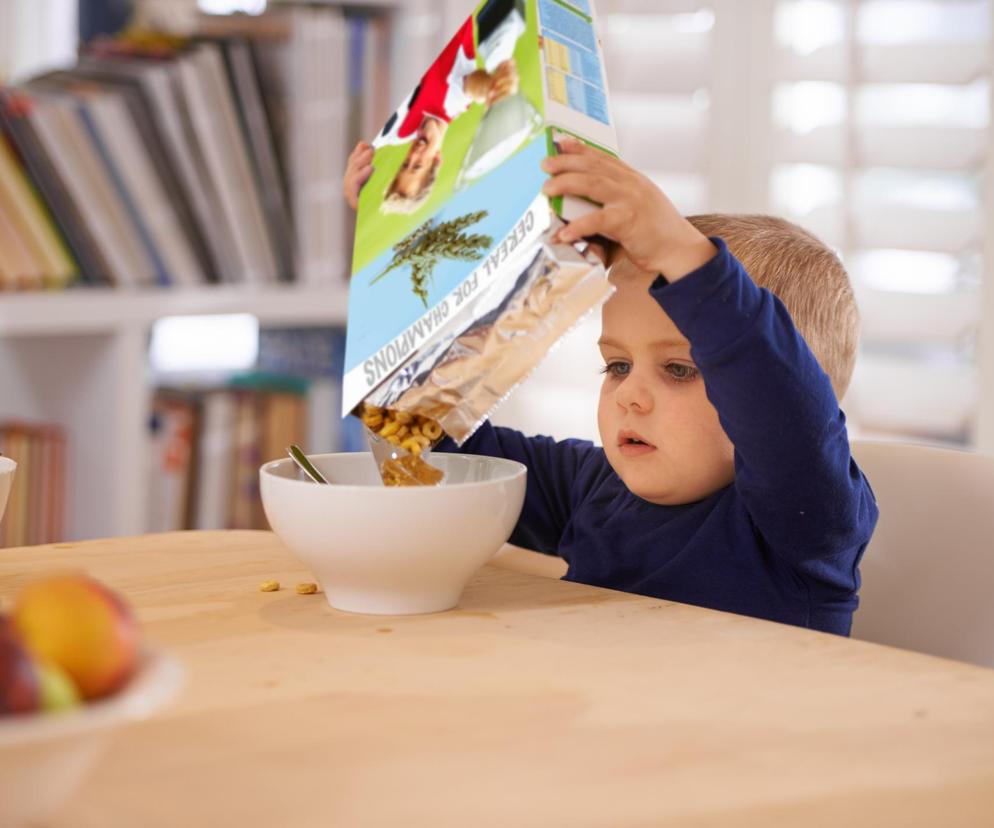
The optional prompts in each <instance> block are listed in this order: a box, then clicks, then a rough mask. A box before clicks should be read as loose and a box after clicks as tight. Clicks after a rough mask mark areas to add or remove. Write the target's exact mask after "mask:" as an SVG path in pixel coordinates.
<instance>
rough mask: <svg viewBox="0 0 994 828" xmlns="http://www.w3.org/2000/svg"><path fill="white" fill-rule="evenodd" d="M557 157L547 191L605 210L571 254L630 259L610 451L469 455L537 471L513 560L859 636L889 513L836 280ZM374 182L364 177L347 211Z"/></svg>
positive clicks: (792, 236)
mask: <svg viewBox="0 0 994 828" xmlns="http://www.w3.org/2000/svg"><path fill="white" fill-rule="evenodd" d="M561 149H562V152H561V154H559V155H557V156H555V157H551V158H547V159H545V160H544V161H543V162H542V163H543V168H544V169H545V171H546V172H548V173H550V174H551V178H550V179H549V180H548V181H547V182H546V184H545V192H546V193H547V194H548V195H550V196H553V195H564V194H572V195H577V196H583V197H587V198H590V199H592V200H594V201H596V202H598V203H600V204H602V205H603V207H601V208H600V209H598V210H595V211H593V212H591V213H588V214H586V215H584V216H582V217H580V218H578V219H576V220H575V221H573V222H572V223H571V224H569V225H567V226H566V227H564V228H563V229H561V230H560V232H559V236H560V240H562V241H567V242H572V241H577V240H579V239H582V238H586V237H593V236H600V237H605V238H607V239H609V240H612V241H613V242H614V243H616V245H617V251H618V252H617V255H616V256H615V257H614V258H615V261H614V264H613V266H612V268H611V274H610V278H611V281H612V282H613V283H614V284H615V286H616V287H617V292H616V293H615V294H614V295H613V296H612V297H611V298H610V299H609V300H608V301H607V303H606V304H605V305H604V309H603V313H602V335H601V339H600V343H599V344H600V349H601V353H602V355H603V357H604V362H605V367H604V373H605V378H604V384H603V387H602V390H601V396H600V403H599V406H598V426H599V431H600V437H601V441H602V443H603V446H604V447H603V448H598V447H595V446H594V445H592V444H591V443H588V442H583V441H577V440H566V441H563V442H555V441H554V440H551V439H549V438H546V437H533V438H528V437H524V436H523V435H521V434H519V433H518V432H516V431H513V430H510V429H504V428H495V427H493V426H491V425H490V424H489V423H486V424H484V425H483V426H482V427H481V428H480V429H479V430H478V431H477V432H476V433H475V434H474V435H473V436H472V437H471V438H470V439H469V440H468V441H467V442H466V443H465V444H464V445H463V447H462V451H465V452H468V453H474V454H486V455H495V456H501V457H509V458H512V459H515V460H519V461H521V462H522V463H524V464H525V465H526V466H527V467H528V488H527V493H526V497H525V505H524V509H523V511H522V514H521V518H520V520H519V522H518V525H517V527H516V529H515V533H514V535H513V536H512V538H511V542H512V543H516V544H519V545H521V546H526V547H529V548H531V549H537V550H540V551H544V552H553V553H557V554H559V555H560V556H562V557H563V558H564V559H565V560H566V561H567V563H568V565H569V568H568V570H567V573H566V575H565V578H566V579H567V580H571V581H577V582H580V583H585V584H592V585H595V586H602V587H608V588H611V589H619V590H624V591H627V592H635V593H639V594H642V595H651V596H656V597H659V598H666V599H670V600H674V601H681V602H685V603H690V604H697V605H700V606H704V607H710V608H713V609H719V610H726V611H729V612H736V613H741V614H745V615H752V616H756V617H759V618H767V619H770V620H774V621H781V622H785V623H789V624H796V625H798V626H802V627H810V628H812V629H816V630H824V631H827V632H832V633H837V634H840V635H848V634H849V630H850V627H851V624H852V613H853V611H854V610H855V609H856V606H857V602H858V599H857V594H856V593H857V590H858V588H859V573H858V569H857V566H858V563H859V560H860V557H861V556H862V553H863V550H864V549H865V547H866V544H867V542H868V541H869V539H870V535H871V533H872V531H873V527H874V524H875V523H876V519H877V508H876V503H875V501H874V498H873V493H872V492H871V490H870V487H869V485H868V484H867V482H866V480H865V478H864V477H863V475H862V473H861V472H860V470H859V469H858V468H857V466H856V464H855V462H854V461H853V459H852V457H851V456H850V453H849V443H848V438H847V435H846V427H845V416H844V415H843V413H842V412H841V411H840V409H839V405H838V401H837V398H838V397H841V396H842V394H843V392H844V391H845V389H846V386H847V385H848V382H849V378H850V376H851V373H852V367H853V362H854V359H855V349H856V340H857V325H858V317H857V312H856V307H855V303H854V300H853V295H852V290H851V287H850V285H849V281H848V278H847V277H846V274H845V271H844V269H843V267H842V265H841V263H840V262H839V261H838V259H837V257H836V256H835V255H834V254H833V253H832V252H831V251H830V250H828V249H827V248H826V247H825V246H824V245H822V244H821V243H820V242H818V241H817V239H815V238H814V237H813V236H811V235H809V234H808V233H806V232H804V231H803V230H801V229H800V228H797V227H795V226H793V225H791V224H789V223H788V222H785V221H782V220H778V219H773V218H768V217H750V216H743V217H735V216H708V217H699V218H697V219H693V220H687V219H685V218H683V217H682V216H680V215H679V213H678V212H677V211H676V209H675V208H674V207H673V205H672V204H671V203H670V201H669V199H667V197H666V196H665V195H664V194H663V193H662V192H661V191H660V190H659V189H658V188H656V187H655V185H653V184H652V182H650V181H649V180H648V179H647V178H646V177H645V176H643V175H641V174H640V173H638V172H636V171H635V170H633V169H632V168H630V167H628V166H627V165H626V164H625V163H624V162H622V161H620V160H618V159H616V158H613V157H611V156H608V155H606V154H604V153H601V152H598V151H597V150H594V149H591V148H589V147H587V146H586V145H584V144H582V143H580V142H576V141H566V142H564V143H563V145H562V146H561ZM363 180H364V179H363V176H362V175H360V174H357V171H356V169H355V168H354V165H351V164H350V167H349V169H348V171H347V172H346V178H345V189H346V197H347V198H348V199H349V200H350V203H354V193H357V192H358V189H359V187H361V185H362V181H363ZM736 256H738V258H736ZM740 260H741V262H740ZM742 263H745V264H746V265H747V266H748V268H749V270H750V271H751V273H752V277H750V275H749V273H747V272H746V268H745V267H743V264H742ZM754 279H755V281H754ZM757 283H758V284H760V285H764V286H765V287H759V286H758V285H757ZM774 294H777V295H779V296H780V297H781V298H782V300H783V302H781V299H779V298H777V296H775V295H774ZM784 303H786V307H785V304H784ZM788 308H789V309H790V312H788ZM791 314H793V319H792V317H791ZM795 321H796V324H797V326H798V327H799V328H800V330H801V332H803V334H804V336H803V337H802V335H801V333H800V332H799V331H798V327H795ZM805 339H806V340H807V342H806V341H805ZM809 344H810V347H809ZM833 387H834V390H833ZM444 447H445V446H444V445H443V448H444ZM448 448H450V450H454V446H452V445H450V446H448Z"/></svg>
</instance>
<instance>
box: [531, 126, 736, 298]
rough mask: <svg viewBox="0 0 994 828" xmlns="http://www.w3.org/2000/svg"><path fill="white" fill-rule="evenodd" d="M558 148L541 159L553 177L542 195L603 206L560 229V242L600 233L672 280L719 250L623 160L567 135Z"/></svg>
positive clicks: (644, 266) (639, 264)
mask: <svg viewBox="0 0 994 828" xmlns="http://www.w3.org/2000/svg"><path fill="white" fill-rule="evenodd" d="M559 147H560V154H559V155H556V156H552V157H549V158H546V159H545V160H544V161H543V162H542V169H544V170H545V171H546V172H547V173H550V174H551V175H552V178H550V179H549V180H548V181H546V182H545V187H544V188H543V191H544V192H545V194H546V195H549V196H560V195H573V196H582V197H585V198H589V199H590V200H592V201H596V202H598V203H600V204H601V205H603V206H602V207H601V208H600V209H598V210H594V211H593V212H590V213H587V214H586V215H583V216H580V218H578V219H575V220H574V221H572V222H570V223H569V224H568V225H566V226H565V227H563V228H562V229H560V231H559V234H558V240H559V241H563V242H573V241H576V240H577V239H582V238H586V237H588V236H597V235H601V236H605V237H607V238H608V239H611V240H613V241H616V242H617V243H618V244H620V245H621V246H622V247H623V248H624V249H625V252H626V253H627V254H628V258H629V259H631V260H632V262H633V263H634V264H635V265H636V266H637V267H639V268H641V269H642V270H647V271H649V272H650V273H661V274H662V275H663V276H665V277H666V278H667V279H668V280H669V281H671V282H672V281H675V280H677V279H680V278H682V277H683V276H686V275H687V274H688V273H690V272H692V271H694V270H696V269H697V268H699V267H700V266H701V265H703V264H705V263H706V262H708V261H709V260H710V259H712V258H713V257H714V255H715V254H716V253H717V252H718V251H717V248H715V246H714V245H713V244H712V243H711V241H710V239H708V238H707V236H705V235H703V234H702V233H701V232H700V231H699V230H697V228H696V227H694V225H692V224H691V223H690V222H689V221H687V220H686V219H685V218H684V217H683V216H681V215H680V213H679V212H677V209H676V208H675V207H674V206H673V204H672V202H670V200H669V199H668V198H667V197H666V195H665V194H664V193H663V192H662V190H660V189H659V188H658V187H657V186H656V185H655V184H653V183H652V182H651V181H650V180H649V179H648V178H646V177H645V176H644V175H642V174H641V173H640V172H637V171H636V170H633V169H632V168H631V167H629V166H628V165H627V164H626V163H625V162H624V161H621V160H620V159H618V158H615V157H613V156H611V155H608V154H607V153H604V152H601V151H600V150H597V149H594V148H593V147H590V146H588V145H586V144H584V143H583V142H581V141H577V140H574V139H572V138H567V139H564V140H561V141H560V144H559Z"/></svg>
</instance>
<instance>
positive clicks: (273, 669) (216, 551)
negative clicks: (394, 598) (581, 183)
mask: <svg viewBox="0 0 994 828" xmlns="http://www.w3.org/2000/svg"><path fill="white" fill-rule="evenodd" d="M72 568H77V569H81V570H85V571H87V572H90V573H91V574H93V575H95V576H96V577H98V578H101V579H102V580H104V581H106V582H107V583H108V584H110V585H111V586H112V587H114V588H115V589H118V590H120V591H121V592H122V593H123V594H124V595H125V596H126V597H127V598H128V599H129V600H130V602H131V603H132V604H133V606H134V607H135V608H136V611H137V613H138V616H139V618H140V620H141V622H142V625H143V629H144V633H145V637H146V639H147V640H148V641H149V642H150V643H152V644H154V645H157V646H161V647H163V648H166V649H168V650H169V651H171V652H172V653H174V654H175V655H177V656H178V657H179V658H180V659H181V660H182V662H183V664H184V666H185V668H186V671H187V687H186V689H185V692H184V693H183V695H182V697H181V699H180V700H179V701H178V702H177V703H176V704H175V705H174V706H173V707H171V708H169V709H168V710H166V711H164V712H163V713H161V714H160V715H159V716H157V717H156V718H155V719H153V720H151V721H148V722H145V723H142V724H139V725H136V726H133V727H132V728H130V729H129V730H127V731H125V732H124V733H122V734H121V735H120V736H119V737H118V738H117V740H116V741H115V742H114V743H113V745H112V747H111V749H110V751H109V752H108V754H107V755H106V757H105V759H104V760H103V761H102V763H101V764H100V766H99V768H98V769H97V770H96V772H95V773H94V774H93V775H92V776H91V777H90V779H89V782H88V784H87V785H86V786H85V788H84V789H83V790H82V791H81V792H79V793H78V794H77V795H76V796H74V798H73V799H72V800H71V802H69V803H68V804H67V805H66V807H65V808H63V809H62V810H61V811H60V813H59V815H58V817H57V818H55V819H54V820H51V821H50V822H48V823H46V826H49V827H50V828H114V827H115V826H128V828H132V826H135V827H139V826H140V828H154V827H155V826H169V828H179V827H180V826H183V828H186V827H187V826H220V825H224V826H229V825H230V826H293V828H296V827H297V826H302V827H303V828H309V827H310V826H394V825H405V826H410V825H418V826H420V825H444V826H449V825H466V826H511V825H514V826H519V825H527V826H533V825H534V826H560V825H562V826H671V825H672V826H757V827H758V826H762V828H770V826H801V825H804V826H811V825H826V826H827V825H832V826H838V825H846V826H853V825H859V826H864V825H865V826H874V828H880V827H881V826H902V828H903V827H904V826H929V828H936V826H942V828H946V827H947V826H960V825H962V826H986V825H994V671H990V670H985V669H982V668H979V667H974V666H970V665H966V664H960V663H957V662H952V661H944V660H941V659H936V658H931V657H928V656H922V655H916V654H913V653H907V652H903V651H900V650H894V649H888V648H884V647H879V646H876V645H873V644H868V643H865V642H857V641H849V640H845V639H841V638H836V637H833V636H829V635H823V634H819V633H812V632H808V631H805V630H800V629H794V628H792V627H787V626H783V625H778V624H771V623H766V622H762V621H756V620H753V619H748V618H742V617H738V616H733V615H728V614H724V613H718V612H711V611H707V610H702V609H698V608H694V607H688V606H683V605H679V604H673V603H668V602H666V601H659V600H653V599H646V598H639V597H636V596H631V595H626V594H622V593H617V592H611V591H608V590H600V589H594V588H590V587H584V586H579V585H576V584H570V583H565V582H560V581H557V580H554V579H550V578H543V577H538V576H536V575H533V574H526V573H523V572H520V571H511V570H509V569H506V568H505V569H502V568H499V567H498V566H493V565H492V566H488V567H485V568H484V569H483V570H481V571H480V573H479V574H478V575H477V577H476V578H475V580H474V581H473V583H472V584H471V585H470V587H469V588H468V590H467V591H466V593H465V595H464V596H463V600H462V603H461V605H460V608H459V609H458V610H454V611H451V612H447V613H441V614H437V615H426V616H415V617H375V616H362V615H348V614H345V613H340V612H336V611H335V610H333V609H331V608H330V607H329V606H328V605H327V604H326V603H325V601H324V597H323V595H321V594H317V595H310V596H300V595H297V594H295V593H294V592H293V586H294V585H295V584H296V583H297V582H299V581H304V580H310V576H309V574H308V573H307V571H306V570H304V569H303V568H302V567H301V566H300V565H299V564H298V563H297V562H296V560H295V559H293V558H292V557H291V556H290V555H289V553H287V552H286V551H285V550H284V549H283V548H282V546H281V545H280V544H279V542H278V541H277V540H276V538H275V537H274V536H273V535H271V534H269V533H265V532H188V533H173V534H164V535H151V536H145V537H141V538H123V539H114V540H106V541H90V542H85V543H76V544H57V545H55V546H45V547H30V548H23V549H13V550H0V595H2V596H3V597H5V598H10V597H11V596H12V595H13V594H14V593H15V592H16V591H17V590H18V589H19V587H20V586H21V585H22V584H24V583H26V582H28V581H29V580H30V579H33V578H35V577H37V576H40V575H42V574H47V573H49V572H52V571H54V570H65V569H72ZM269 578H276V579H278V580H280V581H281V582H282V583H283V584H284V587H285V588H284V589H283V590H282V591H280V592H276V593H263V592H259V591H258V588H257V587H258V584H259V582H260V581H262V580H265V579H269ZM286 587H289V589H287V588H286Z"/></svg>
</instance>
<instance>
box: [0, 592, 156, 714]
mask: <svg viewBox="0 0 994 828" xmlns="http://www.w3.org/2000/svg"><path fill="white" fill-rule="evenodd" d="M11 620H12V622H13V626H14V629H15V630H16V631H17V635H18V636H19V637H20V638H21V640H22V641H23V642H24V645H25V646H26V647H27V649H28V651H29V652H30V653H31V654H32V655H33V656H34V657H35V658H36V659H37V660H38V661H39V662H42V663H47V664H53V665H56V666H57V667H60V668H61V669H62V670H64V671H65V672H66V673H67V674H68V675H69V677H70V678H71V679H72V681H73V683H74V684H75V685H76V687H77V688H78V690H79V693H80V695H81V696H82V697H83V699H85V700H90V699H98V698H101V697H103V696H106V695H109V694H111V693H113V692H114V691H116V690H117V689H118V688H120V687H121V686H122V685H123V684H124V683H125V682H126V681H127V680H128V678H130V676H131V674H132V673H133V672H134V669H135V665H136V662H137V658H138V627H137V624H136V623H135V619H134V615H133V614H132V612H131V609H130V608H129V607H128V605H127V604H125V603H124V601H123V600H122V599H121V598H120V596H118V595H117V594H116V593H115V592H113V591H112V590H110V589H109V588H107V587H106V586H104V585H103V584H102V583H100V582H99V581H97V580H96V579H94V578H90V577H89V576H86V575H59V576H54V577H48V578H45V579H43V580H40V581H37V582H35V583H33V584H28V585H27V586H26V587H24V588H23V589H22V590H21V593H20V595H18V596H17V599H16V601H15V603H14V608H13V612H12V613H11Z"/></svg>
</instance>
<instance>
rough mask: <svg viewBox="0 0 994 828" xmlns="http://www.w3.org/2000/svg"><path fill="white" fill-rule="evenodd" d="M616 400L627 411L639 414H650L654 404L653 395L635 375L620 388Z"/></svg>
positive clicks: (616, 393)
mask: <svg viewBox="0 0 994 828" xmlns="http://www.w3.org/2000/svg"><path fill="white" fill-rule="evenodd" d="M615 399H616V400H617V401H618V405H620V406H621V407H622V408H624V409H625V410H626V411H636V412H638V413H639V414H648V413H649V412H650V411H652V408H653V404H654V400H653V398H652V393H651V392H650V391H649V389H648V388H647V387H646V386H645V383H643V382H641V381H640V380H639V379H638V377H637V376H635V375H634V374H633V375H631V376H629V377H627V378H626V379H625V381H624V382H623V383H621V385H620V386H618V390H617V392H615Z"/></svg>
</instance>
